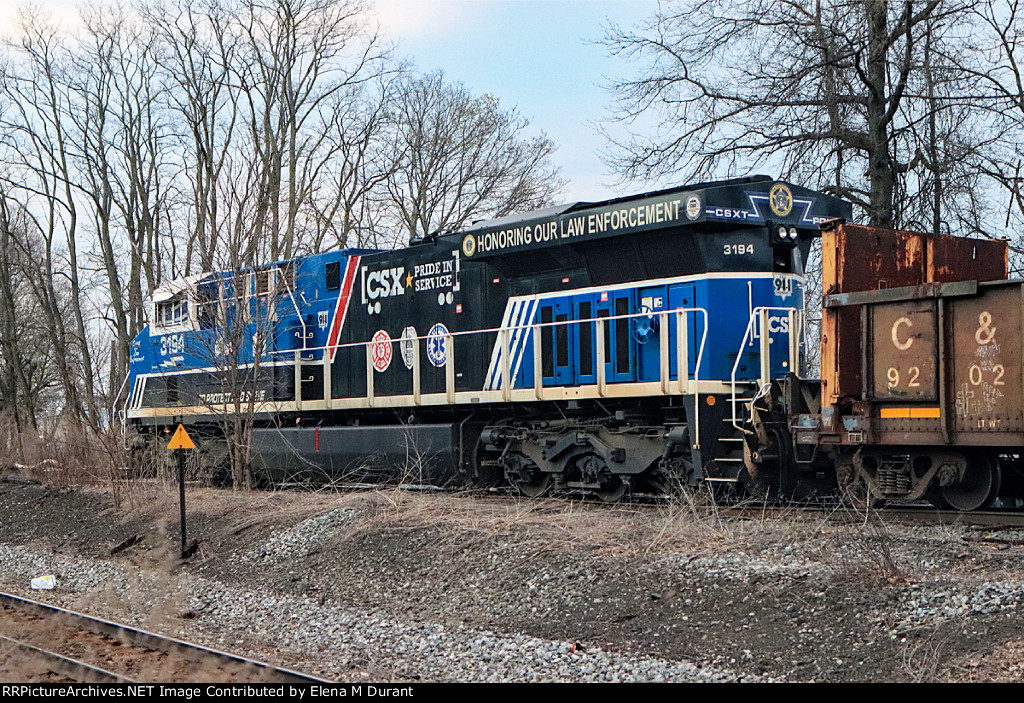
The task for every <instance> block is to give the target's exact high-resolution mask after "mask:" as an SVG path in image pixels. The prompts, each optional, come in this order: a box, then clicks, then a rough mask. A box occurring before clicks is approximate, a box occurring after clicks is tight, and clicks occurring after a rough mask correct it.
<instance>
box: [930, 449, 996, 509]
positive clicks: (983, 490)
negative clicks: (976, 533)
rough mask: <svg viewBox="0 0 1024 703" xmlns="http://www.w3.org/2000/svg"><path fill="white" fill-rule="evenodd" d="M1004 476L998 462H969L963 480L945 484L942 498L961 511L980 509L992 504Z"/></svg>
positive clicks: (981, 460) (980, 460) (979, 460)
mask: <svg viewBox="0 0 1024 703" xmlns="http://www.w3.org/2000/svg"><path fill="white" fill-rule="evenodd" d="M1002 478H1003V476H1002V472H1001V471H1000V469H999V463H998V462H995V461H990V460H988V459H978V460H975V461H972V462H971V463H970V464H968V466H967V473H966V475H965V476H964V480H963V481H961V482H960V483H955V484H953V485H952V486H943V488H942V498H943V499H944V500H945V501H946V503H948V504H949V506H950V507H951V508H954V509H956V510H959V511H961V512H965V513H966V512H969V511H971V510H978V509H979V508H984V507H987V506H989V505H991V504H992V502H993V501H994V500H995V499H996V497H997V496H998V495H999V487H1000V485H1001V484H1002Z"/></svg>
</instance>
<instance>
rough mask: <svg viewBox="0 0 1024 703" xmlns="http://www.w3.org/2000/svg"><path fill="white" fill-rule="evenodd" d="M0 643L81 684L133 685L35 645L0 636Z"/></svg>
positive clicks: (77, 660) (132, 681)
mask: <svg viewBox="0 0 1024 703" xmlns="http://www.w3.org/2000/svg"><path fill="white" fill-rule="evenodd" d="M0 642H6V643H7V644H9V645H12V646H14V647H17V648H18V649H20V650H21V651H23V652H25V653H26V654H30V655H32V656H35V657H37V658H40V659H43V660H45V661H46V662H47V663H48V664H49V665H51V666H52V667H54V668H56V669H59V670H60V671H62V672H64V673H66V674H68V675H70V676H74V677H76V678H79V679H81V681H82V683H135V681H134V679H130V678H128V677H126V676H121V675H120V674H115V673H114V672H113V671H107V670H106V669H102V668H100V667H98V666H93V665H92V664H87V663H86V662H84V661H81V660H79V659H72V658H71V657H67V656H64V655H63V654H57V652H51V651H50V650H48V649H43V648H42V647H36V646H35V645H32V644H29V643H27V642H22V641H21V640H16V639H14V638H13V637H7V636H6V635H0Z"/></svg>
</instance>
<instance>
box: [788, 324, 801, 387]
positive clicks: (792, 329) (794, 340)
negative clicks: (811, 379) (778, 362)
mask: <svg viewBox="0 0 1024 703" xmlns="http://www.w3.org/2000/svg"><path fill="white" fill-rule="evenodd" d="M799 326H800V323H799V317H798V315H797V311H796V308H793V309H792V310H790V311H789V372H790V373H791V374H793V375H795V376H799V375H800V334H799V329H798V328H799Z"/></svg>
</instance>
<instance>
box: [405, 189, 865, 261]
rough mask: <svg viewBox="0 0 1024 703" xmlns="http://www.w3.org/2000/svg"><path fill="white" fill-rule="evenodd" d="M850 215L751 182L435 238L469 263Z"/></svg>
mask: <svg viewBox="0 0 1024 703" xmlns="http://www.w3.org/2000/svg"><path fill="white" fill-rule="evenodd" d="M851 216H852V206H851V205H850V203H848V202H845V201H843V200H840V199H839V198H835V197H833V196H830V195H828V194H826V193H822V192H819V191H815V190H810V189H808V188H804V187H802V186H798V185H794V184H792V183H787V182H784V181H779V180H776V179H773V178H771V177H769V176H764V175H755V176H746V177H743V178H731V179H725V180H720V181H708V182H704V183H693V184H689V185H683V186H675V187H672V188H665V189H661V190H653V191H649V192H646V193H640V194H637V195H627V196H622V197H618V198H611V199H609V200H601V201H596V202H576V203H568V204H564V205H557V206H554V207H547V208H542V209H540V210H533V211H530V212H524V213H517V214H514V215H508V216H506V217H500V218H496V219H493V220H484V221H481V222H476V223H474V224H473V225H471V226H470V227H467V228H466V229H465V230H463V231H461V232H450V233H446V234H445V235H443V237H442V238H445V239H446V241H450V242H453V243H454V241H459V242H460V243H461V248H462V252H463V255H464V256H465V257H466V258H473V257H491V256H501V255H505V254H514V253H517V252H524V251H525V252H530V251H536V250H537V248H538V247H544V248H546V247H553V246H567V245H568V246H572V245H574V244H576V243H582V242H586V241H593V240H598V239H604V238H607V237H618V236H624V235H625V236H632V235H639V234H646V233H651V232H656V231H657V232H664V233H666V234H670V233H679V232H681V231H682V228H686V229H689V230H691V231H696V232H702V233H709V234H716V233H720V232H722V231H724V229H726V228H727V229H731V230H736V229H740V228H749V227H764V226H766V225H769V224H771V225H773V226H774V225H785V226H786V227H788V228H792V227H796V228H797V229H802V230H804V231H805V232H816V231H817V230H818V223H820V222H823V221H825V220H830V219H834V218H846V219H849V218H850V217H851ZM417 243H419V242H411V244H412V245H414V246H415V245H416V244H417Z"/></svg>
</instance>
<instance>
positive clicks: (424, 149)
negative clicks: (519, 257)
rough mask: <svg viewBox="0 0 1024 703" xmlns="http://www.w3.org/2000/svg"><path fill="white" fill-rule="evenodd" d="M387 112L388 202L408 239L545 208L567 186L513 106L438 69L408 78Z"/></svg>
mask: <svg viewBox="0 0 1024 703" xmlns="http://www.w3.org/2000/svg"><path fill="white" fill-rule="evenodd" d="M392 110H393V115H392V126H391V130H392V135H393V136H392V145H393V150H394V154H395V155H396V156H395V167H394V169H393V171H392V173H390V174H389V176H388V178H387V180H386V185H387V198H388V205H389V206H391V207H394V208H395V209H396V210H397V217H398V220H399V222H400V223H401V225H402V226H403V228H404V229H405V230H406V232H407V233H408V235H409V237H410V238H412V237H417V236H420V237H422V236H426V235H429V234H432V233H434V232H437V231H441V230H455V229H458V228H460V227H462V226H464V225H466V224H468V223H469V222H471V221H473V220H476V219H481V218H485V217H501V216H504V215H508V214H510V213H513V212H516V211H521V210H530V209H534V208H538V207H543V206H545V205H548V204H550V203H551V201H552V198H553V197H554V196H555V195H557V194H558V193H559V191H561V189H562V187H563V186H564V184H565V182H564V181H563V180H562V179H561V178H560V177H559V175H558V168H557V167H555V166H554V165H552V162H551V156H552V154H553V153H554V151H555V145H554V143H553V142H552V141H551V140H550V139H549V138H548V137H547V136H546V135H544V134H540V135H538V136H535V137H528V136H526V134H525V132H526V129H527V127H528V126H529V121H528V120H526V119H524V118H523V117H521V116H520V115H519V113H518V112H517V111H516V110H515V109H511V110H504V109H502V107H501V104H500V103H499V101H498V99H497V98H494V97H492V96H490V95H483V96H479V97H477V96H474V95H472V94H471V93H470V92H469V90H467V89H466V87H465V86H463V85H461V84H460V83H453V82H448V81H446V80H445V76H444V73H442V72H441V71H435V72H433V73H429V74H426V75H423V76H412V77H409V78H408V79H407V80H406V81H405V82H404V84H403V85H402V86H401V88H400V89H399V90H398V93H397V95H396V102H395V105H394V107H393V108H392Z"/></svg>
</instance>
